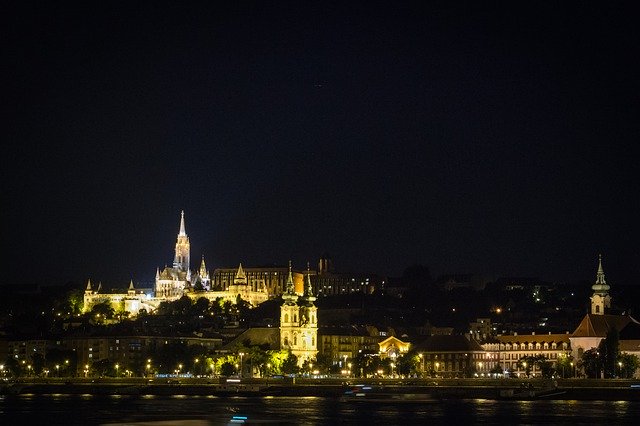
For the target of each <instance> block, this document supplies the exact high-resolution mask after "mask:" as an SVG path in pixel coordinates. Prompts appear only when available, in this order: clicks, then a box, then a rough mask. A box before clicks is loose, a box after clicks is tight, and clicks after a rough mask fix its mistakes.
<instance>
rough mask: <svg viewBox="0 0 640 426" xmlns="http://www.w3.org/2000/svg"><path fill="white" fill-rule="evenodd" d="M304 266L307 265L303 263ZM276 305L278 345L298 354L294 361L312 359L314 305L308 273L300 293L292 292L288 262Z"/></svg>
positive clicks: (315, 340)
mask: <svg viewBox="0 0 640 426" xmlns="http://www.w3.org/2000/svg"><path fill="white" fill-rule="evenodd" d="M307 269H309V267H308V266H307ZM282 300H283V304H282V305H281V307H280V347H281V348H282V349H289V350H291V353H292V354H293V355H295V356H296V357H297V358H298V365H300V366H301V365H302V364H303V363H304V361H305V360H309V359H313V358H315V356H316V355H317V353H318V308H317V307H316V306H315V304H314V302H315V300H316V298H315V296H314V295H313V290H312V287H311V280H310V275H309V274H307V283H306V285H305V288H304V293H303V295H302V297H300V296H298V294H296V292H295V289H294V284H293V276H292V273H291V262H289V275H288V277H287V288H286V291H285V293H284V294H283V295H282Z"/></svg>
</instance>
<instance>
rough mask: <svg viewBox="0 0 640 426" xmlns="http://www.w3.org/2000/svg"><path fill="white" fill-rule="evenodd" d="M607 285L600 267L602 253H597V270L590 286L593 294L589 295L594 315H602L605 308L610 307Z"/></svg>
mask: <svg viewBox="0 0 640 426" xmlns="http://www.w3.org/2000/svg"><path fill="white" fill-rule="evenodd" d="M609 288H610V287H609V285H608V284H607V281H606V280H605V279H604V269H603V268H602V255H601V254H600V255H598V272H597V273H596V283H595V284H594V285H593V286H591V289H592V290H593V296H591V313H592V314H594V315H604V310H605V308H610V307H611V296H609Z"/></svg>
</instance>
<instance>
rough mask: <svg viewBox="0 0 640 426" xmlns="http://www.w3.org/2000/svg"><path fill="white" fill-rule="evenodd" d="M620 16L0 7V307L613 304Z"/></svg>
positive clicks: (619, 267) (624, 174) (626, 27)
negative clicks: (306, 287)
mask: <svg viewBox="0 0 640 426" xmlns="http://www.w3.org/2000/svg"><path fill="white" fill-rule="evenodd" d="M629 6H630V5H628V4H626V3H617V4H614V5H598V4H596V5H585V4H583V3H580V2H575V3H574V2H563V3H560V4H536V5H527V4H523V3H519V4H513V3H508V2H505V3H499V2H498V3H490V4H489V3H481V4H478V3H477V2H456V3H450V2H429V3H426V4H425V3H424V2H413V1H407V2H399V3H397V4H394V5H384V4H382V3H373V4H372V3H370V2H349V3H348V4H342V3H341V2H321V3H305V4H299V3H296V2H278V3H276V4H263V3H262V2H251V1H249V2H229V3H216V4H209V3H198V2H195V3H189V4H175V3H173V2H164V1H160V2H153V3H152V4H146V3H126V4H82V5H70V4H62V5H60V4H56V5H29V4H23V3H21V2H13V3H10V4H9V6H8V8H7V14H6V18H5V19H6V20H7V25H5V29H4V31H5V37H3V38H2V40H3V41H2V43H3V47H4V50H5V51H6V52H7V55H6V56H5V64H6V66H5V67H3V70H2V71H1V72H2V75H3V77H4V78H3V81H4V82H5V90H4V93H5V109H6V113H5V116H4V118H5V120H6V125H5V126H4V128H5V137H4V140H5V142H6V143H5V144H4V145H5V146H6V148H5V151H4V155H3V157H2V165H3V167H2V168H1V169H2V171H1V172H0V173H2V175H1V176H2V181H3V185H2V188H1V189H0V191H1V193H0V194H1V199H2V206H3V207H2V209H0V210H1V211H0V214H1V216H0V222H1V223H2V236H3V241H4V246H5V253H9V255H8V256H5V257H3V263H2V268H3V270H5V271H12V273H11V274H5V276H4V278H3V279H2V280H1V282H2V284H9V285H12V284H17V285H22V284H24V285H28V284H42V285H47V284H63V283H66V282H70V281H71V282H78V283H86V280H87V279H92V280H94V279H95V280H97V281H102V282H104V283H105V284H106V283H108V284H112V285H114V286H116V285H124V284H126V283H128V282H129V281H130V280H133V281H134V282H148V281H152V280H153V276H154V274H155V271H156V270H157V269H158V268H162V267H164V266H165V265H167V264H170V263H171V262H172V259H173V257H172V252H173V251H172V250H173V244H174V243H175V235H176V233H177V230H178V229H177V224H178V219H179V215H180V212H181V211H184V212H185V215H186V221H187V223H186V225H187V234H188V235H189V237H190V239H191V253H192V259H191V263H192V268H193V269H195V268H197V266H199V261H200V258H201V257H202V256H204V257H205V260H206V264H207V267H208V268H209V269H215V268H223V267H224V268H226V267H236V266H237V265H238V264H239V263H242V264H243V266H244V265H247V266H252V265H266V264H279V265H286V263H287V262H288V261H289V260H291V261H292V262H293V264H294V267H295V268H297V269H305V268H306V265H307V262H309V263H310V265H311V267H312V268H313V267H314V266H315V265H316V264H317V261H318V259H319V257H320V256H321V255H322V254H323V253H325V252H328V253H329V254H330V255H331V257H332V258H333V262H334V266H335V270H336V271H338V272H347V273H372V274H378V275H382V276H400V275H402V272H403V270H404V269H405V268H407V267H409V266H411V265H414V264H420V265H424V266H426V267H428V268H429V269H430V271H431V274H432V276H433V277H434V278H435V277H437V276H439V275H444V274H454V273H477V274H486V275H489V276H495V277H499V276H521V277H531V278H538V279H540V280H543V281H549V282H568V281H582V280H587V281H593V280H594V279H595V272H596V268H597V261H598V255H599V254H602V256H603V264H604V268H605V271H606V273H607V280H608V282H610V283H611V285H612V286H618V285H637V283H638V277H640V254H639V252H638V250H637V249H636V248H635V244H634V243H635V240H636V237H637V235H638V232H637V231H638V226H637V218H638V213H639V211H638V210H639V209H638V201H637V190H636V185H634V184H633V182H634V181H635V179H634V178H633V176H635V174H637V169H638V167H637V161H636V159H635V156H634V155H633V154H632V153H633V152H634V149H633V148H634V146H635V144H636V142H637V140H638V136H639V135H640V128H639V123H638V121H637V116H638V115H639V113H640V111H639V109H640V108H638V106H639V102H638V98H637V96H636V94H637V93H638V92H639V91H640V90H639V89H640V87H638V85H639V83H638V81H637V78H636V75H638V74H640V66H638V65H639V63H638V59H637V58H638V55H637V50H638V47H637V46H638V45H640V43H638V41H640V40H638V35H637V31H635V22H633V19H632V17H633V16H634V14H633V13H631V9H630V8H629Z"/></svg>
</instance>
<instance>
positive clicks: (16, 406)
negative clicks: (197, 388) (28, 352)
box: [0, 394, 640, 426]
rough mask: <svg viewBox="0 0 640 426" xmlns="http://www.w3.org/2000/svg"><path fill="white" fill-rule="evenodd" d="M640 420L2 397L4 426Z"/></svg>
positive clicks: (503, 408) (299, 404)
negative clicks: (31, 425)
mask: <svg viewBox="0 0 640 426" xmlns="http://www.w3.org/2000/svg"><path fill="white" fill-rule="evenodd" d="M639 421H640V402H638V401H572V400H568V401H562V400H537V401H494V400H485V399H451V400H442V401H437V402H433V403H426V404H422V403H388V404H387V403H369V402H340V401H339V400H338V399H337V398H328V397H225V398H222V397H213V396H185V395H182V396H181V395H173V396H151V395H139V396H125V395H67V394H49V395H30V394H24V395H23V394H20V395H5V396H0V424H2V425H22V424H33V425H87V426H89V425H110V424H119V425H123V424H140V423H142V422H149V423H150V422H153V423H154V424H162V425H184V426H217V425H228V424H234V423H238V424H239V423H242V422H244V423H245V424H261V423H265V424H269V423H270V424H283V425H284V424H292V425H293V424H295V425H337V424H344V425H365V424H366V425H407V424H415V425H422V424H443V425H444V424H447V425H452V424H453V425H458V424H462V425H469V424H483V425H508V424H509V425H510V424H527V425H537V424H569V423H571V424H572V425H579V424H584V425H587V424H588V425H593V424H597V423H606V424H615V425H621V424H629V425H631V424H633V425H636V424H638V422H639Z"/></svg>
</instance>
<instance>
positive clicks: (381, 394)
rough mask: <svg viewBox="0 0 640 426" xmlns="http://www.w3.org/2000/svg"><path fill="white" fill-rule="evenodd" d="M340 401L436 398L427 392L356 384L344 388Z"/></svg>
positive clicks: (424, 401)
mask: <svg viewBox="0 0 640 426" xmlns="http://www.w3.org/2000/svg"><path fill="white" fill-rule="evenodd" d="M340 401H341V402H374V403H392V404H395V403H432V402H437V401H438V400H437V399H436V398H434V397H433V395H432V394H430V393H427V392H404V391H400V390H397V389H389V388H384V387H381V386H369V385H356V386H353V387H352V388H350V389H348V390H346V391H345V392H344V393H343V394H342V395H341V397H340Z"/></svg>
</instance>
